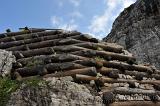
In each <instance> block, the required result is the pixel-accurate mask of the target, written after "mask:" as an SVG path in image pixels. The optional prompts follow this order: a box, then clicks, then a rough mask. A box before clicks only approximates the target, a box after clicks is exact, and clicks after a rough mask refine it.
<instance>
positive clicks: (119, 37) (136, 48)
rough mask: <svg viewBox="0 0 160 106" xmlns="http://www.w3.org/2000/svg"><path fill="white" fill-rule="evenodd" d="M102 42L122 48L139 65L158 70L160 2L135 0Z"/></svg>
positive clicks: (159, 66)
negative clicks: (143, 64)
mask: <svg viewBox="0 0 160 106" xmlns="http://www.w3.org/2000/svg"><path fill="white" fill-rule="evenodd" d="M103 40H104V41H107V42H114V43H118V44H120V45H122V46H124V47H125V48H126V49H127V50H129V51H130V52H131V53H133V54H134V55H135V56H136V57H137V58H138V60H139V62H140V63H146V64H147V63H149V64H152V65H155V66H156V67H157V68H160V0H137V1H136V2H135V3H134V4H132V5H131V6H130V7H128V8H126V9H125V10H124V11H123V12H122V13H121V14H120V15H119V16H118V17H117V19H116V20H115V22H114V23H113V26H112V30H111V32H110V33H109V35H108V36H107V37H105V38H104V39H103Z"/></svg>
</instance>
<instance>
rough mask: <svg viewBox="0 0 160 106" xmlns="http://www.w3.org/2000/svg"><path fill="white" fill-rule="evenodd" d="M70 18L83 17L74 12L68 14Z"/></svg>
mask: <svg viewBox="0 0 160 106" xmlns="http://www.w3.org/2000/svg"><path fill="white" fill-rule="evenodd" d="M69 15H70V16H71V17H72V18H82V17H83V15H82V14H81V13H80V12H79V11H74V12H72V13H70V14H69Z"/></svg>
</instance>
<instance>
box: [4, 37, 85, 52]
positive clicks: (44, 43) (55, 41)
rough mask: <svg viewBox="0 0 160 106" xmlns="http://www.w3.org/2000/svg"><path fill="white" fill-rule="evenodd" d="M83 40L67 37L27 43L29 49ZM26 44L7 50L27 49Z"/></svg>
mask: <svg viewBox="0 0 160 106" xmlns="http://www.w3.org/2000/svg"><path fill="white" fill-rule="evenodd" d="M81 42H83V41H79V40H76V39H71V38H66V39H62V38H61V39H53V40H47V41H42V42H38V43H31V44H27V46H28V48H29V49H38V48H44V47H52V46H56V45H71V44H74V43H81ZM25 46H26V45H21V46H15V47H11V48H7V49H6V50H9V51H21V50H25Z"/></svg>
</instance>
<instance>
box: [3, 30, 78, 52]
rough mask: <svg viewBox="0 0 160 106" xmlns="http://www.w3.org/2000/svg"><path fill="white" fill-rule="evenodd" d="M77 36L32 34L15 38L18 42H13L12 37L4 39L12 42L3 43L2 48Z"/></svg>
mask: <svg viewBox="0 0 160 106" xmlns="http://www.w3.org/2000/svg"><path fill="white" fill-rule="evenodd" d="M52 33H53V32H52ZM75 34H76V33H73V34H68V35H67V34H63V33H62V34H57V35H44V34H39V33H35V34H30V35H28V36H26V35H23V36H22V35H21V36H19V37H15V40H17V41H14V40H12V39H11V38H12V37H6V38H4V39H8V40H11V42H4V41H3V42H4V43H2V44H0V48H1V49H5V48H9V47H13V46H20V45H22V44H30V43H35V42H40V41H46V40H55V41H56V40H58V39H64V38H67V37H70V38H72V36H75ZM77 34H78V33H77ZM35 36H37V37H38V38H37V37H35ZM24 38H25V39H24ZM0 40H1V39H0ZM58 41H59V40H58Z"/></svg>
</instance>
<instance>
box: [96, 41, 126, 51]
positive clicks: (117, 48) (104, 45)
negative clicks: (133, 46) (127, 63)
mask: <svg viewBox="0 0 160 106" xmlns="http://www.w3.org/2000/svg"><path fill="white" fill-rule="evenodd" d="M97 46H98V47H100V48H102V49H103V50H105V51H110V52H115V53H122V52H123V50H124V47H123V46H119V45H116V44H113V43H106V42H105V43H103V42H102V43H98V44H97Z"/></svg>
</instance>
